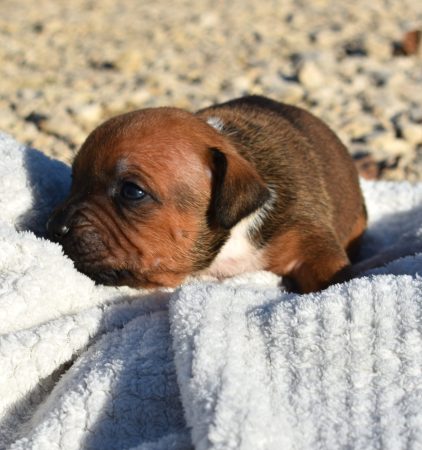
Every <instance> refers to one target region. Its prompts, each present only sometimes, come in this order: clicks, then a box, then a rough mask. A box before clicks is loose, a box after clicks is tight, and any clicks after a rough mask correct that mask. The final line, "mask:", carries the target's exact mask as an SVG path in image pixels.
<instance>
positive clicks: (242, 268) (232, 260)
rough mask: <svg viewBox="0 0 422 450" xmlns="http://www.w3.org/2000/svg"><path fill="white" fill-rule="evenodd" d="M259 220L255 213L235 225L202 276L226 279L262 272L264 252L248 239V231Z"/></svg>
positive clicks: (258, 215)
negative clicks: (246, 273)
mask: <svg viewBox="0 0 422 450" xmlns="http://www.w3.org/2000/svg"><path fill="white" fill-rule="evenodd" d="M261 220H262V219H261V217H260V214H259V213H258V212H257V213H253V214H251V215H250V216H248V217H245V218H244V219H243V220H241V221H240V222H239V223H238V224H237V225H235V226H234V227H233V228H232V229H231V231H230V236H229V238H228V240H227V241H226V243H225V244H224V245H223V247H222V248H221V250H220V253H219V254H218V255H217V256H216V258H215V259H214V261H213V262H212V264H211V265H210V267H208V269H206V270H205V271H204V272H203V273H202V274H203V275H209V276H212V277H217V278H226V277H231V276H234V275H238V274H240V273H244V272H255V271H257V270H263V269H264V266H265V260H264V250H263V249H259V248H256V247H255V245H254V244H253V243H252V242H251V241H250V239H249V237H248V230H250V229H251V228H253V227H254V226H256V225H257V223H259V222H260V221H261Z"/></svg>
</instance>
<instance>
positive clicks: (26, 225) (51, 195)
mask: <svg viewBox="0 0 422 450" xmlns="http://www.w3.org/2000/svg"><path fill="white" fill-rule="evenodd" d="M23 165H24V168H25V170H26V173H27V180H28V183H29V186H28V188H29V190H30V192H31V195H32V208H31V209H29V210H28V211H26V212H25V213H24V214H23V215H22V216H21V217H20V218H19V219H18V225H17V229H18V230H19V231H24V230H26V231H32V232H33V233H34V234H35V235H36V236H38V237H45V236H46V223H47V219H48V217H49V215H50V213H51V211H52V209H53V208H54V207H55V206H56V205H58V204H59V203H60V202H62V201H63V200H64V198H65V197H66V195H67V193H68V192H69V189H70V184H71V170H70V167H69V166H67V165H66V164H64V163H62V162H60V161H57V160H54V159H51V158H49V157H48V156H46V155H44V153H42V152H40V151H38V150H35V149H27V150H26V151H25V152H24V160H23Z"/></svg>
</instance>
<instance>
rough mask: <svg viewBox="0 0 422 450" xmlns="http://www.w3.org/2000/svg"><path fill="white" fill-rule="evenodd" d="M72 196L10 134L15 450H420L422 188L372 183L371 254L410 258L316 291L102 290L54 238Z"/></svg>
mask: <svg viewBox="0 0 422 450" xmlns="http://www.w3.org/2000/svg"><path fill="white" fill-rule="evenodd" d="M69 185H70V171H69V168H68V167H67V166H65V165H64V164H62V163H59V162H58V161H54V160H51V159H49V158H47V157H46V156H44V155H43V154H42V153H40V152H38V151H36V150H33V149H29V148H27V147H25V146H22V145H20V144H18V143H17V142H16V141H14V140H13V139H12V138H11V137H9V136H7V135H5V134H2V133H0V449H16V450H17V449H19V450H21V449H55V448H56V449H81V448H84V449H98V450H100V449H101V450H106V449H134V450H135V449H136V450H164V449H173V450H187V449H190V448H197V449H200V450H202V449H251V450H252V449H254V450H255V449H274V450H276V449H277V450H279V449H318V448H320V449H331V448H332V449H338V448H345V449H346V448H347V449H350V448H356V449H371V448H374V449H376V448H387V449H388V448H391V449H399V448H415V449H416V448H422V413H421V412H420V410H421V409H420V406H419V405H420V400H421V398H422V329H421V328H422V320H421V306H422V305H421V302H422V300H421V294H422V280H421V279H420V277H419V273H420V271H421V267H422V255H419V254H416V255H413V253H414V250H416V249H418V248H419V246H420V242H421V239H420V235H421V223H422V184H416V185H411V184H409V183H384V182H378V183H370V182H364V183H363V190H364V194H365V198H366V202H367V206H368V210H369V215H370V227H369V230H368V233H367V234H366V237H365V239H364V243H363V247H362V257H365V258H366V257H372V256H373V255H374V254H376V253H379V252H382V251H386V250H388V249H391V248H392V249H397V248H398V249H400V248H401V249H402V251H401V254H400V256H404V257H401V258H400V259H396V260H394V261H392V262H391V263H390V264H388V265H387V266H385V267H383V266H380V267H378V268H376V269H373V270H372V271H370V272H368V273H366V274H365V276H364V277H361V278H359V279H355V280H352V281H350V282H348V283H344V284H339V285H335V286H331V287H330V288H328V289H326V290H325V291H322V292H319V293H314V294H308V295H303V296H300V295H295V294H289V293H286V292H284V291H283V290H281V289H280V288H279V287H278V286H279V282H280V280H279V278H278V277H276V276H275V275H273V274H270V273H265V272H259V273H255V274H245V275H242V276H239V277H236V278H233V279H229V280H226V281H224V282H216V281H210V280H207V281H206V280H195V281H191V282H189V283H187V284H185V285H182V286H181V287H180V288H179V289H177V290H176V291H174V292H173V291H171V290H165V289H163V290H158V291H145V290H132V289H129V288H111V287H104V286H97V285H95V284H94V283H93V282H92V280H90V279H89V278H87V277H86V276H84V275H83V274H81V273H79V272H77V271H76V270H75V269H74V267H73V264H72V262H71V261H70V260H69V259H68V258H67V257H65V256H64V255H63V253H62V251H61V248H60V247H59V246H58V245H57V244H55V243H52V242H49V241H47V240H45V239H44V234H45V222H46V219H47V217H48V214H49V213H50V212H51V210H52V208H53V207H54V206H55V205H56V204H57V203H58V202H59V201H60V200H61V199H63V198H64V196H65V195H66V193H67V191H68V189H69Z"/></svg>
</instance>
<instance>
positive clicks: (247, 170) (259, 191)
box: [208, 148, 270, 229]
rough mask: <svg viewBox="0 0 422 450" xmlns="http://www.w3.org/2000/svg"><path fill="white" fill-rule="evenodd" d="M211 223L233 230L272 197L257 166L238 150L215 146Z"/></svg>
mask: <svg viewBox="0 0 422 450" xmlns="http://www.w3.org/2000/svg"><path fill="white" fill-rule="evenodd" d="M210 151H211V155H212V163H211V164H212V174H213V178H212V192H211V203H210V207H209V209H208V219H209V221H210V223H211V225H214V226H219V227H222V228H225V229H229V228H231V227H233V226H234V225H236V223H237V222H239V221H240V220H241V219H243V218H244V217H246V216H248V215H249V214H251V213H252V212H254V211H255V210H256V209H258V208H259V207H260V206H261V205H262V204H263V203H264V202H265V201H266V200H268V198H269V196H270V191H269V190H268V188H267V187H266V186H265V184H264V182H263V181H262V179H261V177H260V176H259V174H258V172H257V171H256V170H255V168H254V167H253V166H252V165H251V164H250V163H249V162H248V161H246V160H245V159H244V158H242V157H241V156H240V155H238V154H236V153H223V152H222V151H221V150H219V149H218V148H211V149H210Z"/></svg>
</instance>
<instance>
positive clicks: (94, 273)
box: [75, 262, 136, 286]
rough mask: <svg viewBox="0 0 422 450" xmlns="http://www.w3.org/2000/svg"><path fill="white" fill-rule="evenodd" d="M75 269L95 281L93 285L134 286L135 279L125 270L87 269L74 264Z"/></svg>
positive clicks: (81, 265)
mask: <svg viewBox="0 0 422 450" xmlns="http://www.w3.org/2000/svg"><path fill="white" fill-rule="evenodd" d="M75 268H76V269H77V270H79V271H80V272H82V273H84V274H85V275H87V276H88V277H89V278H91V279H92V280H94V281H95V284H103V285H106V286H135V284H136V282H135V277H134V275H133V273H132V272H131V271H130V270H127V269H111V268H98V269H93V268H89V269H88V270H87V268H86V267H84V265H83V264H78V263H77V262H75Z"/></svg>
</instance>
